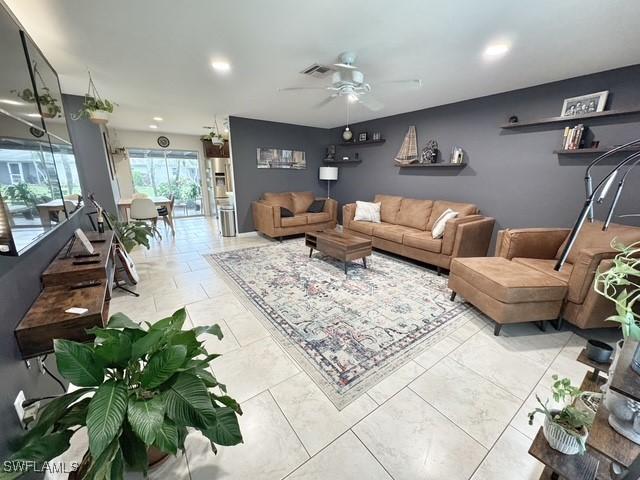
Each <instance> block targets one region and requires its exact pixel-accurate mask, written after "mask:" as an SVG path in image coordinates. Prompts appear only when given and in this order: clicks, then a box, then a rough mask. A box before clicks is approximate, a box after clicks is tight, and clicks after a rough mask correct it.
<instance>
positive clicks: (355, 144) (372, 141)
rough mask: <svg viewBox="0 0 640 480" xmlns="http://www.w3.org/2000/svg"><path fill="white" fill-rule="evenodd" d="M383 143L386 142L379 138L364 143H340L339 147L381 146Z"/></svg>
mask: <svg viewBox="0 0 640 480" xmlns="http://www.w3.org/2000/svg"><path fill="white" fill-rule="evenodd" d="M384 142H386V140H385V139H384V138H381V139H380V140H367V141H366V142H342V143H340V144H339V145H340V146H341V147H358V146H360V145H381V144H383V143H384Z"/></svg>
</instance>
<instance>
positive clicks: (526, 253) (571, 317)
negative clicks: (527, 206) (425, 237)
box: [449, 222, 640, 333]
mask: <svg viewBox="0 0 640 480" xmlns="http://www.w3.org/2000/svg"><path fill="white" fill-rule="evenodd" d="M568 234H569V229H566V228H524V229H514V230H510V229H507V230H501V231H500V232H498V239H497V243H496V256H495V257H489V258H469V259H466V258H465V259H459V260H456V261H454V262H453V263H452V265H451V275H450V277H449V288H451V289H452V290H453V292H454V295H452V296H455V293H460V294H461V295H462V296H464V298H465V299H466V300H467V301H469V302H471V303H472V304H473V305H475V306H476V307H477V308H478V309H480V310H481V311H483V312H484V313H485V314H487V315H488V316H490V317H491V318H492V319H494V320H495V321H496V322H497V324H498V325H497V327H496V333H497V332H499V329H500V328H499V326H500V325H502V324H504V323H520V322H527V321H536V320H537V321H544V320H550V319H556V318H557V319H565V320H567V321H569V322H570V323H572V324H574V325H576V326H578V327H580V328H584V329H586V328H599V327H615V326H616V324H615V323H612V322H607V321H606V318H607V317H609V316H611V315H613V314H614V313H615V309H614V306H613V304H612V303H611V302H610V301H608V300H606V299H605V298H603V297H602V296H600V295H599V294H597V293H596V292H595V291H594V289H593V282H594V279H595V275H596V272H597V271H598V269H600V270H603V269H607V268H609V267H610V266H611V264H612V261H611V260H612V259H613V257H615V255H616V254H617V251H616V250H614V249H613V248H612V247H611V241H612V240H613V239H616V241H618V242H620V243H624V244H630V243H633V242H637V241H639V240H640V228H638V227H631V226H626V225H616V224H611V225H610V226H609V229H608V230H607V231H606V232H603V231H602V223H601V222H594V223H586V224H585V225H584V227H583V229H582V231H581V232H580V234H579V235H578V238H577V239H576V242H575V243H574V246H573V249H572V250H571V252H570V253H569V257H568V258H567V262H566V263H565V265H564V266H563V268H562V269H561V270H560V271H559V272H557V271H555V270H554V267H555V264H556V261H557V259H558V258H559V257H560V254H561V253H562V251H563V249H564V244H565V241H566V239H567V236H568Z"/></svg>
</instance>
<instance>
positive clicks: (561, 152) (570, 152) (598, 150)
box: [553, 147, 640, 155]
mask: <svg viewBox="0 0 640 480" xmlns="http://www.w3.org/2000/svg"><path fill="white" fill-rule="evenodd" d="M613 148H616V147H598V148H577V149H574V150H554V151H553V153H555V154H557V155H592V154H596V153H606V152H608V151H609V150H611V149H613ZM618 152H619V153H625V152H640V147H627V148H623V149H621V150H618ZM618 152H616V154H617V153H618Z"/></svg>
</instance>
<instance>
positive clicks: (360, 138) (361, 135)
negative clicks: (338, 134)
mask: <svg viewBox="0 0 640 480" xmlns="http://www.w3.org/2000/svg"><path fill="white" fill-rule="evenodd" d="M368 139H369V134H368V133H367V132H360V133H359V134H358V141H359V142H366V141H367V140H368Z"/></svg>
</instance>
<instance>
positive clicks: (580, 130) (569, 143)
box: [562, 123, 584, 150]
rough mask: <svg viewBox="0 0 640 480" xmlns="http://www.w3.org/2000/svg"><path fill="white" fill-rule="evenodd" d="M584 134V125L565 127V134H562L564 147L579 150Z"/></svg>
mask: <svg viewBox="0 0 640 480" xmlns="http://www.w3.org/2000/svg"><path fill="white" fill-rule="evenodd" d="M583 135H584V125H583V124H581V123H580V124H578V125H576V126H575V127H573V128H570V127H565V128H564V135H563V136H562V149H563V150H578V149H579V148H580V142H581V141H582V136H583Z"/></svg>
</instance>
